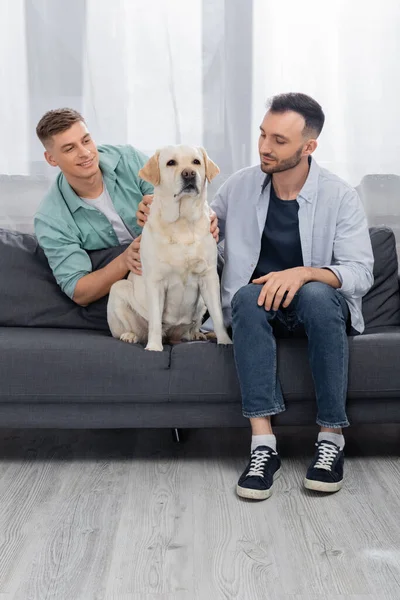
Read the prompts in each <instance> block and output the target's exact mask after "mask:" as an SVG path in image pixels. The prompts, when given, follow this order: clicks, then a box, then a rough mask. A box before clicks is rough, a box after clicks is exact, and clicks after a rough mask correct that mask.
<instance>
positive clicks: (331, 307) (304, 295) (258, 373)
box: [232, 282, 349, 428]
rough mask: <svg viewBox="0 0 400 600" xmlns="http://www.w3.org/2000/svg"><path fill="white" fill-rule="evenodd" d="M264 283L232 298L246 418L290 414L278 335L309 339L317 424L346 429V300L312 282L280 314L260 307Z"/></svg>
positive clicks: (238, 363) (332, 289) (233, 324)
mask: <svg viewBox="0 0 400 600" xmlns="http://www.w3.org/2000/svg"><path fill="white" fill-rule="evenodd" d="M261 289H262V285H257V284H254V283H250V284H249V285H246V286H244V287H242V288H241V289H240V290H238V292H237V293H236V294H235V296H234V298H233V300H232V333H233V344H234V354H235V362H236V368H237V372H238V377H239V382H240V389H241V393H242V403H243V415H244V416H245V417H265V416H270V415H275V414H277V413H280V412H283V411H284V410H285V405H284V401H283V396H282V389H281V385H280V383H279V378H278V376H277V365H276V341H275V335H276V336H277V337H279V335H284V336H285V337H286V336H289V337H291V336H294V337H298V336H301V335H306V336H307V337H308V357H309V361H310V366H311V371H312V375H313V380H314V386H315V394H316V400H317V423H318V424H319V425H321V426H323V427H332V428H339V427H346V426H348V425H349V422H348V420H347V417H346V409H345V407H346V395H347V375H348V360H349V358H348V354H349V352H348V340H347V326H348V321H349V309H348V306H347V303H346V300H345V299H344V297H343V296H342V294H340V292H338V291H337V290H335V289H334V288H332V287H331V286H329V285H327V284H325V283H319V282H310V283H307V284H305V285H304V286H303V287H301V288H300V289H299V291H298V292H297V294H296V295H295V297H294V298H293V300H292V302H291V304H290V305H289V306H288V307H287V308H286V309H285V308H281V309H279V310H278V311H273V310H270V311H266V310H265V308H264V306H258V305H257V298H258V295H259V293H260V291H261Z"/></svg>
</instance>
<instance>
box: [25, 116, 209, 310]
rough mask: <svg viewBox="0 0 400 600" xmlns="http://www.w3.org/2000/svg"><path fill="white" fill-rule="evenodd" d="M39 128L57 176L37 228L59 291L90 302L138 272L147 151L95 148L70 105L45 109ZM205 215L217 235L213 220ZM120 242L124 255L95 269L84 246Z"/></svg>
mask: <svg viewBox="0 0 400 600" xmlns="http://www.w3.org/2000/svg"><path fill="white" fill-rule="evenodd" d="M36 133H37V135H38V137H39V139H40V141H41V142H42V144H43V145H44V147H45V153H44V156H45V158H46V160H47V162H48V163H49V164H50V165H52V166H54V167H59V168H60V170H61V173H60V174H59V175H58V176H57V179H56V181H55V183H54V184H53V186H52V187H51V189H50V191H49V192H48V194H47V195H46V197H45V198H44V200H43V201H42V203H41V205H40V206H39V209H38V210H37V212H36V214H35V233H36V236H37V238H38V241H39V244H40V246H41V247H42V248H43V250H44V252H45V254H46V257H47V260H48V261H49V265H50V267H51V269H52V271H53V274H54V276H55V278H56V280H57V283H58V284H59V286H60V287H61V289H62V290H63V291H64V292H65V293H66V294H67V296H69V297H70V298H71V299H72V300H74V302H76V303H77V304H80V305H81V306H87V305H88V304H90V303H91V302H94V301H95V300H98V299H99V298H102V297H103V296H106V295H107V294H108V292H109V291H110V288H111V286H112V284H113V283H115V282H116V281H119V280H120V279H123V278H124V277H125V276H126V275H127V273H128V272H129V271H134V272H135V273H137V274H141V264H140V255H139V246H140V234H141V227H140V226H138V224H137V221H136V211H137V210H138V205H139V203H140V202H141V201H142V200H143V201H144V202H146V201H149V202H150V201H151V199H152V197H151V194H152V193H153V188H152V186H151V185H150V184H149V183H147V182H146V181H144V180H143V179H141V178H140V177H139V175H138V173H139V170H140V169H141V168H142V167H143V165H144V164H145V163H146V162H147V156H145V155H144V154H143V153H142V152H140V151H139V150H135V148H133V147H132V146H110V145H103V146H99V147H96V144H95V143H94V141H93V140H92V138H91V135H90V133H89V131H88V128H87V126H86V123H85V121H84V119H83V117H82V115H80V114H79V113H78V112H77V111H76V110H73V109H71V108H61V109H58V110H51V111H49V112H47V113H46V114H45V115H44V116H43V117H42V118H41V119H40V121H39V123H38V125H37V127H36ZM210 215H211V227H210V230H211V233H212V234H213V235H214V237H215V238H216V239H218V231H219V230H218V226H217V225H218V219H217V217H216V215H215V213H214V212H213V211H210ZM122 244H129V246H128V248H127V249H126V250H125V251H124V252H122V253H121V254H120V255H119V256H118V257H117V258H115V259H114V260H112V261H111V262H110V263H109V264H108V265H106V266H105V267H103V268H101V269H98V270H97V271H92V263H91V260H90V258H89V255H88V254H87V251H88V250H89V251H90V250H101V249H103V248H111V247H115V246H119V245H122Z"/></svg>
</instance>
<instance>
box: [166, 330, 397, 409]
mask: <svg viewBox="0 0 400 600" xmlns="http://www.w3.org/2000/svg"><path fill="white" fill-rule="evenodd" d="M349 350H350V365H349V386H348V398H349V400H351V399H356V398H360V399H366V400H367V399H371V401H372V400H374V399H376V398H400V368H399V360H400V327H384V328H380V329H377V330H376V332H375V333H370V334H364V335H359V336H355V337H350V338H349ZM278 372H279V377H280V381H281V384H282V390H283V394H284V397H285V399H286V400H288V401H291V400H294V401H296V400H304V399H309V398H313V397H314V384H313V380H312V376H311V370H310V367H309V364H308V356H307V340H306V339H280V340H278ZM170 399H171V401H173V402H179V401H181V402H191V401H192V402H196V401H199V400H203V401H205V402H241V396H240V388H239V383H238V380H237V376H236V371H235V365H234V359H233V350H232V347H231V346H218V345H217V344H215V343H207V342H191V343H189V344H180V345H177V346H174V347H173V348H172V351H171V382H170Z"/></svg>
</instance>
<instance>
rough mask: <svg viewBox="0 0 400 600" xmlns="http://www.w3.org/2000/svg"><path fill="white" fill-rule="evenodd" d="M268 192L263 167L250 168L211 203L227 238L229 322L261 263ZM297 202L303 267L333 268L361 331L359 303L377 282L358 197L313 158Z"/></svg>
mask: <svg viewBox="0 0 400 600" xmlns="http://www.w3.org/2000/svg"><path fill="white" fill-rule="evenodd" d="M270 190H271V181H270V178H269V177H267V178H266V176H265V174H264V173H263V172H262V170H261V168H260V167H259V166H256V167H249V168H247V169H243V170H241V171H239V172H238V173H235V174H234V175H232V176H231V177H230V178H229V179H228V180H227V181H226V182H225V183H224V184H223V186H222V187H221V188H220V190H219V191H218V193H217V195H216V196H215V198H214V200H213V202H212V203H211V207H212V208H213V209H214V210H215V212H216V213H217V216H218V220H219V227H220V239H221V240H223V239H224V240H225V248H224V257H225V266H224V270H223V274H222V280H221V295H222V309H223V313H224V321H225V324H226V325H227V326H228V325H230V324H231V316H232V313H231V301H232V298H233V296H234V294H235V293H236V292H237V290H238V289H240V288H241V287H242V286H244V285H247V284H248V283H249V281H250V278H251V276H252V274H253V271H254V269H255V267H256V265H257V262H258V258H259V255H260V249H261V237H262V233H263V230H264V225H265V221H266V218H267V212H268V205H269V198H270ZM297 202H298V204H299V213H298V215H299V231H300V240H301V248H302V252H303V261H304V266H306V267H308V266H310V267H321V268H322V267H329V269H330V270H331V271H333V273H335V275H336V276H337V277H338V279H339V280H340V282H341V284H342V285H341V287H340V288H339V290H338V291H339V292H341V293H342V294H343V296H344V297H345V299H346V301H347V303H348V305H349V309H350V315H351V324H352V326H353V327H354V329H356V330H357V331H358V332H360V333H361V332H362V331H363V330H364V320H363V316H362V311H361V302H362V297H363V296H364V295H365V294H366V293H367V292H368V290H369V289H370V287H371V286H372V284H373V264H374V258H373V254H372V247H371V241H370V236H369V231H368V225H367V219H366V216H365V212H364V208H363V206H362V204H361V201H360V198H359V196H358V194H357V192H356V190H355V189H354V188H352V187H351V186H350V185H348V184H347V183H346V182H345V181H343V180H342V179H340V178H339V177H337V176H336V175H334V174H333V173H330V172H329V171H327V170H326V169H322V168H320V167H319V166H318V164H317V163H316V162H315V160H312V161H311V165H310V171H309V174H308V177H307V180H306V182H305V184H304V186H303V188H302V190H301V192H300V194H299V195H298V197H297ZM205 325H206V324H205ZM205 328H207V326H206V327H205Z"/></svg>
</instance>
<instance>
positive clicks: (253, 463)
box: [247, 449, 276, 477]
mask: <svg viewBox="0 0 400 600" xmlns="http://www.w3.org/2000/svg"><path fill="white" fill-rule="evenodd" d="M272 455H274V456H275V455H276V452H274V451H273V450H257V449H256V450H253V452H252V453H251V460H250V469H249V472H248V473H247V476H248V477H263V475H264V467H265V465H266V464H267V462H268V461H269V460H270V458H271V457H272Z"/></svg>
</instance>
